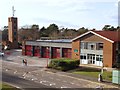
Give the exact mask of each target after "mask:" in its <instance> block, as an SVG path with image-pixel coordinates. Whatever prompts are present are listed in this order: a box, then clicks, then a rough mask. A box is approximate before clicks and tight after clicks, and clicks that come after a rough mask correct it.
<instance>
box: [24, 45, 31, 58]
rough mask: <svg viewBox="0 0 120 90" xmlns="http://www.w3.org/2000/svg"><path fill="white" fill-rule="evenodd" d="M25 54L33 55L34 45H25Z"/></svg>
mask: <svg viewBox="0 0 120 90" xmlns="http://www.w3.org/2000/svg"><path fill="white" fill-rule="evenodd" d="M25 55H27V56H32V46H31V45H26V46H25Z"/></svg>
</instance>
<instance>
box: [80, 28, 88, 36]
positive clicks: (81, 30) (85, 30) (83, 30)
mask: <svg viewBox="0 0 120 90" xmlns="http://www.w3.org/2000/svg"><path fill="white" fill-rule="evenodd" d="M87 31H88V29H87V28H84V27H82V28H79V29H78V35H81V34H83V33H85V32H87Z"/></svg>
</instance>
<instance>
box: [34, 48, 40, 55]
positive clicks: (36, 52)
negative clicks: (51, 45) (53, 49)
mask: <svg viewBox="0 0 120 90" xmlns="http://www.w3.org/2000/svg"><path fill="white" fill-rule="evenodd" d="M34 56H37V57H40V47H39V46H35V47H34Z"/></svg>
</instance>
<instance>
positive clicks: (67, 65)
mask: <svg viewBox="0 0 120 90" xmlns="http://www.w3.org/2000/svg"><path fill="white" fill-rule="evenodd" d="M79 64H80V61H79V60H71V59H53V60H51V62H50V63H49V65H48V67H50V68H54V69H58V70H62V71H67V70H71V69H74V68H76V67H78V66H79Z"/></svg>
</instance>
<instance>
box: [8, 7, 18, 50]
mask: <svg viewBox="0 0 120 90" xmlns="http://www.w3.org/2000/svg"><path fill="white" fill-rule="evenodd" d="M14 14H15V10H14V6H13V7H12V17H9V18H8V40H9V42H10V48H12V49H15V48H18V21H17V17H14Z"/></svg>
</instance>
